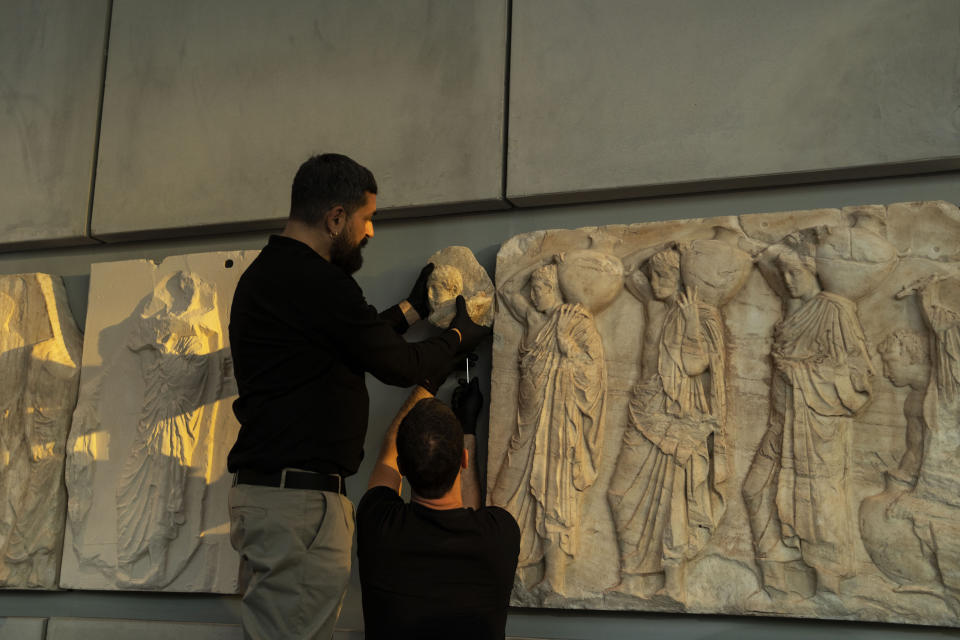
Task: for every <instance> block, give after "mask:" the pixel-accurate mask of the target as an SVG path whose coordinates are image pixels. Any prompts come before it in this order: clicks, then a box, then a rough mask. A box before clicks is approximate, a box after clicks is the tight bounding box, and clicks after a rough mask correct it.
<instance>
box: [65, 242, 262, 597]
mask: <svg viewBox="0 0 960 640" xmlns="http://www.w3.org/2000/svg"><path fill="white" fill-rule="evenodd" d="M255 255H256V252H249V251H247V252H220V253H207V254H194V255H187V256H177V257H171V258H167V259H166V260H164V261H163V262H160V263H155V262H152V261H148V260H133V261H125V262H112V263H102V264H95V265H93V266H92V268H91V278H90V304H89V311H88V316H87V330H86V335H87V340H86V343H85V344H84V352H83V368H82V380H81V385H80V397H79V400H78V403H77V409H76V412H75V414H74V420H73V428H72V430H71V433H70V441H69V447H68V450H69V456H68V459H67V465H66V484H67V489H68V491H69V495H70V502H69V521H68V522H69V527H68V529H67V535H66V543H65V552H64V558H63V567H62V573H61V577H60V585H61V586H62V587H67V588H82V589H149V590H164V591H200V592H217V593H232V592H235V591H236V588H237V577H238V557H237V554H236V553H235V552H234V551H233V549H232V548H231V546H230V541H229V530H230V527H229V517H228V512H227V492H228V490H229V486H230V476H229V475H228V474H227V471H226V454H227V451H228V450H229V448H230V447H231V446H232V444H233V442H234V440H235V439H236V434H237V430H238V429H239V425H238V424H237V422H236V420H235V418H234V416H233V412H232V410H231V403H232V401H233V399H234V398H235V397H236V393H237V392H236V382H235V380H234V377H233V365H232V361H231V358H230V349H229V343H228V334H227V326H228V321H229V313H230V302H231V299H232V296H233V290H234V288H235V286H236V281H237V279H238V278H239V276H240V274H241V273H243V271H244V269H245V268H246V266H247V265H248V264H249V262H250V261H251V260H252V259H253V257H254V256H255Z"/></svg>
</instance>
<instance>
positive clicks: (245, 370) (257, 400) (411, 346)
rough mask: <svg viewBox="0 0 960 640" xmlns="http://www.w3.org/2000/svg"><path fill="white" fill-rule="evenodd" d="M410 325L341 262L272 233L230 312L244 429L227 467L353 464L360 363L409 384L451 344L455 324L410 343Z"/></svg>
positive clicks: (361, 429)
mask: <svg viewBox="0 0 960 640" xmlns="http://www.w3.org/2000/svg"><path fill="white" fill-rule="evenodd" d="M406 329H407V322H406V319H405V318H404V316H403V313H401V311H400V309H399V308H398V307H391V308H390V309H387V310H386V311H384V312H383V313H382V314H378V313H377V311H376V309H374V308H373V307H372V306H370V305H369V304H367V302H366V300H365V299H364V297H363V292H362V291H361V290H360V287H359V285H357V283H356V281H355V280H354V279H353V278H352V277H351V276H349V275H347V274H346V273H345V272H344V271H343V270H342V269H340V268H339V267H337V266H335V265H333V264H331V263H329V262H327V261H326V260H324V259H323V258H322V257H321V256H320V255H318V254H317V253H316V252H315V251H314V250H313V249H311V248H310V247H308V246H307V245H305V244H303V243H301V242H298V241H297V240H293V239H292V238H287V237H284V236H271V237H270V240H269V242H268V244H267V246H266V247H264V249H263V251H262V252H261V253H260V255H259V256H257V258H256V259H255V260H254V261H253V262H252V263H251V264H250V266H249V267H248V268H247V270H246V272H244V274H243V275H242V276H241V277H240V281H239V282H238V283H237V289H236V292H235V293H234V297H233V307H232V309H231V311H230V348H231V351H232V352H233V364H234V372H235V374H236V377H237V386H238V388H239V392H240V395H239V397H238V398H237V400H236V401H235V402H234V404H233V411H234V413H235V414H236V416H237V419H238V420H239V421H240V433H239V435H238V436H237V442H236V444H235V445H234V446H233V449H231V451H230V454H229V456H228V458H227V467H228V469H229V470H230V471H231V472H234V471H237V470H238V469H252V470H258V471H268V472H269V471H279V470H280V469H283V468H284V467H293V468H298V469H307V470H311V471H318V472H321V473H340V474H342V475H344V476H347V475H352V474H354V473H356V471H357V468H358V467H359V466H360V460H361V459H362V458H363V439H364V436H365V435H366V432H367V418H368V413H369V397H368V395H367V387H366V383H365V382H364V372H366V371H369V372H370V373H371V374H373V375H374V376H376V378H377V379H378V380H380V381H382V382H384V383H386V384H392V385H397V386H411V385H413V384H415V383H417V382H418V381H419V380H421V379H422V378H424V377H425V376H427V375H429V374H435V373H436V372H437V371H438V370H440V369H442V368H443V364H444V362H445V361H447V360H452V359H453V358H454V356H455V355H456V353H457V348H458V346H459V338H458V336H457V334H456V332H454V331H451V330H447V331H444V332H443V333H441V334H440V335H438V336H436V337H434V338H430V339H428V340H424V341H422V342H418V343H409V342H407V341H406V340H404V339H403V337H401V334H402V333H403V332H404V331H405V330H406Z"/></svg>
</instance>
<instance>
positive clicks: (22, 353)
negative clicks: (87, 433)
mask: <svg viewBox="0 0 960 640" xmlns="http://www.w3.org/2000/svg"><path fill="white" fill-rule="evenodd" d="M0 280H2V281H4V282H3V283H2V284H0V286H3V287H5V288H7V291H9V293H10V295H7V293H4V292H0V318H3V319H4V320H3V321H0V336H2V337H0V345H2V348H0V371H2V378H3V380H4V382H5V383H6V386H7V388H6V394H7V398H6V399H5V403H4V404H5V405H6V406H5V407H4V408H3V411H2V416H0V448H2V456H3V458H4V459H5V460H6V462H5V463H4V464H3V465H2V474H0V476H2V477H0V487H2V489H0V492H2V495H3V503H4V509H3V513H4V517H3V519H2V522H0V549H2V552H3V559H2V562H0V584H2V585H4V586H11V587H28V588H36V587H42V588H48V589H50V588H55V587H56V581H57V574H58V570H59V562H60V548H61V546H62V543H63V539H62V535H63V522H64V518H65V515H66V513H65V506H66V492H65V491H64V489H63V464H64V445H65V443H66V439H67V430H68V429H69V425H70V414H71V412H72V409H73V403H74V402H75V399H76V392H77V384H76V383H77V380H78V378H79V362H78V361H79V353H78V349H74V348H73V347H79V332H78V331H77V329H76V327H74V326H72V321H71V326H69V327H68V326H61V318H60V316H59V314H58V309H57V305H56V302H55V298H56V296H57V293H58V292H57V291H55V288H56V287H57V286H59V287H60V288H61V291H60V293H62V285H61V284H60V283H59V282H56V283H55V282H54V280H53V278H51V277H50V276H46V275H43V274H37V275H34V276H8V277H7V278H2V279H0ZM66 340H70V344H69V345H68V344H67V342H66Z"/></svg>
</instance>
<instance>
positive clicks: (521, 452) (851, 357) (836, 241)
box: [487, 202, 960, 626]
mask: <svg viewBox="0 0 960 640" xmlns="http://www.w3.org/2000/svg"><path fill="white" fill-rule="evenodd" d="M957 247H960V210H958V209H957V207H955V206H954V205H952V204H949V203H945V202H916V203H899V204H893V205H889V206H881V205H868V206H860V207H846V208H843V209H823V210H816V211H794V212H781V213H770V214H752V215H743V216H727V217H718V218H709V219H695V220H683V221H668V222H656V223H644V224H635V225H615V226H608V227H591V228H584V229H577V230H554V231H537V232H533V233H528V234H523V235H520V236H516V237H514V238H512V239H510V240H509V241H508V242H506V243H505V244H504V245H503V247H502V248H501V250H500V253H499V255H498V257H497V278H496V280H497V291H496V296H497V311H496V316H495V321H494V348H493V351H494V362H493V368H494V375H493V380H492V394H491V395H492V400H491V420H490V442H489V461H490V462H489V468H488V477H487V482H488V500H489V501H490V502H491V503H493V504H497V505H500V506H503V507H505V508H507V509H508V510H510V511H511V512H512V513H513V514H514V516H515V517H516V518H517V521H518V523H519V524H520V528H521V531H522V543H521V553H520V562H519V567H518V571H517V576H516V581H515V585H514V592H513V599H512V602H513V604H515V605H520V606H534V607H556V608H571V607H573V608H592V609H636V610H648V611H683V612H691V613H729V614H740V615H742V614H747V615H777V616H797V617H820V618H835V619H853V620H878V621H891V622H905V623H916V624H935V625H946V626H960V499H958V497H957V496H960V470H958V469H960V467H958V465H957V462H958V461H960V253H958V251H960V250H958V249H957Z"/></svg>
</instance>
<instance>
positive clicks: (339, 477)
mask: <svg viewBox="0 0 960 640" xmlns="http://www.w3.org/2000/svg"><path fill="white" fill-rule="evenodd" d="M331 475H336V476H337V493H338V494H340V495H343V476H342V475H340V474H339V473H337V474H331Z"/></svg>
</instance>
